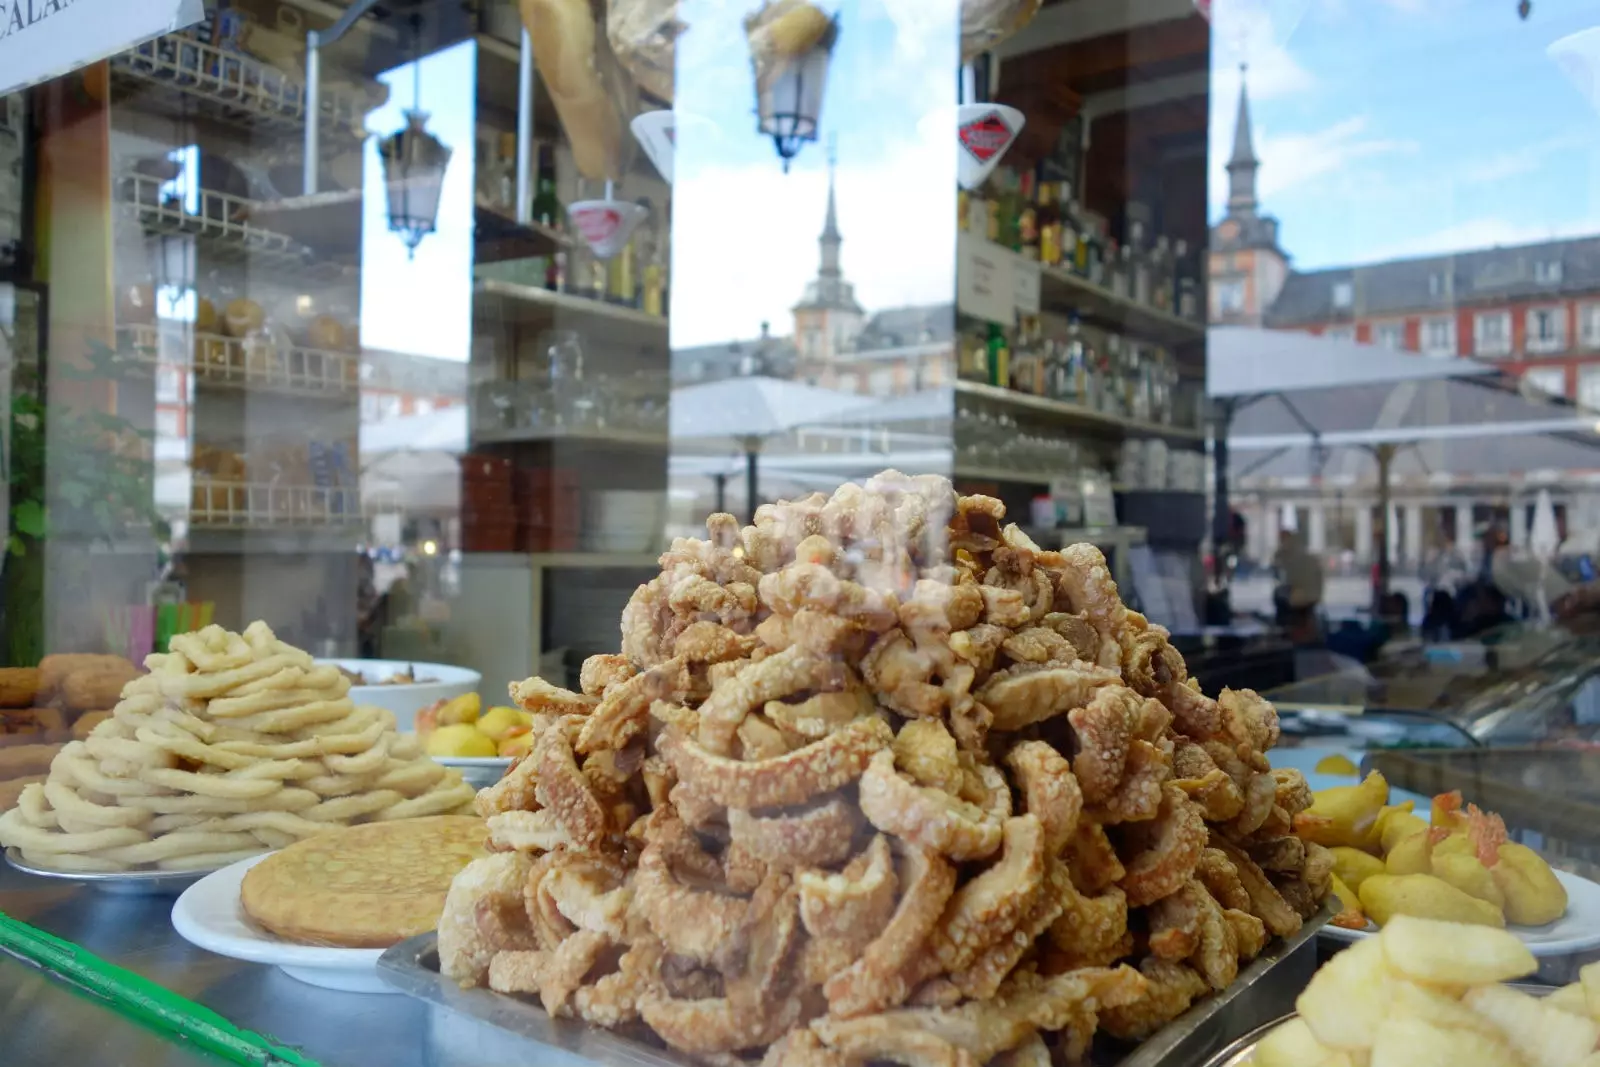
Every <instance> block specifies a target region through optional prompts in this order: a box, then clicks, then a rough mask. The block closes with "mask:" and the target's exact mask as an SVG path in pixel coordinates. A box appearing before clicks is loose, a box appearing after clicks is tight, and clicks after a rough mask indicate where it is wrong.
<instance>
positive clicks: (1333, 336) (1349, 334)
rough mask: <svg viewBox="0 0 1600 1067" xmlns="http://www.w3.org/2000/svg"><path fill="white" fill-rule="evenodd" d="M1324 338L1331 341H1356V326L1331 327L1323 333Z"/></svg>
mask: <svg viewBox="0 0 1600 1067" xmlns="http://www.w3.org/2000/svg"><path fill="white" fill-rule="evenodd" d="M1322 336H1324V337H1326V338H1327V339H1328V340H1330V341H1354V340H1355V339H1356V328H1355V327H1354V326H1329V327H1328V328H1327V329H1326V330H1324V331H1323V333H1322Z"/></svg>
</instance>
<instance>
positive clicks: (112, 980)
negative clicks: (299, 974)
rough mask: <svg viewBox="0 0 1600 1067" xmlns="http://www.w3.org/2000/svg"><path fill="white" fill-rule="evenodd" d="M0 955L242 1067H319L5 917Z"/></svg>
mask: <svg viewBox="0 0 1600 1067" xmlns="http://www.w3.org/2000/svg"><path fill="white" fill-rule="evenodd" d="M0 950H4V951H6V952H8V953H10V954H12V955H15V956H17V957H19V958H21V959H24V960H27V961H29V962H31V963H34V964H36V965H38V966H39V967H41V968H43V969H44V970H45V971H47V972H48V973H50V974H53V975H55V976H57V977H59V978H61V979H62V980H64V981H66V982H67V983H69V984H70V985H72V986H75V987H77V988H78V989H80V990H83V991H84V992H87V993H88V994H90V995H91V996H94V997H96V998H98V999H100V1000H102V1001H105V1002H106V1003H107V1004H108V1005H109V1006H111V1007H112V1008H114V1009H115V1010H117V1011H119V1012H121V1013H122V1014H124V1015H126V1016H128V1017H129V1018H132V1019H134V1020H135V1021H137V1022H141V1023H143V1024H145V1025H146V1026H149V1027H151V1028H153V1029H156V1030H160V1031H164V1032H166V1033H170V1034H173V1035H175V1036H177V1037H179V1038H182V1039H183V1040H185V1041H187V1042H189V1043H191V1044H193V1045H194V1046H195V1047H196V1048H198V1049H202V1050H204V1051H205V1052H209V1053H211V1054H212V1055H215V1056H218V1057H221V1058H222V1059H224V1060H226V1061H228V1062H229V1063H237V1064H241V1065H242V1067H318V1064H317V1062H316V1061H315V1060H311V1059H307V1058H306V1057H305V1056H302V1055H301V1054H300V1053H298V1052H296V1051H295V1050H293V1049H291V1048H285V1047H283V1046H281V1045H276V1044H274V1043H273V1042H272V1041H270V1040H269V1039H267V1038H265V1037H263V1036H261V1035H260V1034H257V1033H254V1032H253V1031H250V1030H241V1029H239V1028H238V1027H236V1026H234V1025H233V1024H232V1023H230V1022H229V1021H228V1020H226V1019H224V1018H223V1017H222V1016H220V1015H218V1014H217V1013H216V1012H214V1011H212V1010H211V1009H210V1008H207V1007H204V1006H202V1005H199V1004H196V1003H195V1002H194V1001H192V1000H189V999H187V998H186V997H180V996H179V995H178V994H176V993H174V992H172V991H170V990H167V989H163V988H162V987H161V986H159V985H157V984H156V983H154V982H152V981H150V980H149V979H148V978H141V977H140V976H139V975H137V974H134V973H133V972H132V971H126V970H123V969H122V968H121V967H118V966H116V965H115V964H112V963H107V962H106V961H105V960H103V959H101V958H100V957H98V956H96V955H95V954H94V953H92V952H90V951H88V950H87V949H85V948H82V947H80V946H78V945H74V944H73V943H72V942H70V941H63V940H61V939H60V938H58V937H53V936H51V935H50V934H47V933H45V932H44V931H43V930H40V929H38V928H37V927H33V926H29V925H28V924H27V923H25V922H21V921H19V920H17V919H13V918H11V916H9V915H6V914H5V913H4V912H0Z"/></svg>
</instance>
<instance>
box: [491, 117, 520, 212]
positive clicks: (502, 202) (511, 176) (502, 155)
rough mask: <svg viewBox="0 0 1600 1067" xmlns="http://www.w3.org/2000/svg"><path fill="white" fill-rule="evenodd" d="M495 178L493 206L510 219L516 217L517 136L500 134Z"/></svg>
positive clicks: (495, 162)
mask: <svg viewBox="0 0 1600 1067" xmlns="http://www.w3.org/2000/svg"><path fill="white" fill-rule="evenodd" d="M494 170H495V178H496V180H497V182H498V184H499V189H498V190H497V191H496V193H495V206H496V207H498V208H499V209H500V210H501V211H503V212H505V213H506V214H507V215H510V216H511V217H512V218H516V216H517V135H516V134H514V133H502V134H501V135H500V137H499V152H498V153H497V154H496V156H495V160H494Z"/></svg>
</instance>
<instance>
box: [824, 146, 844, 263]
mask: <svg viewBox="0 0 1600 1067" xmlns="http://www.w3.org/2000/svg"><path fill="white" fill-rule="evenodd" d="M837 162H838V140H837V138H836V137H833V138H829V140H828V214H827V217H826V218H825V219H824V220H823V223H822V236H821V237H820V238H818V243H819V244H821V245H822V270H821V272H820V273H821V275H822V277H824V278H838V277H840V276H841V275H842V274H843V271H842V270H841V269H840V267H839V248H840V246H841V245H843V244H844V238H843V237H842V236H840V234H839V209H838V207H837V205H836V204H835V202H834V195H833V176H834V169H835V165H836V164H837Z"/></svg>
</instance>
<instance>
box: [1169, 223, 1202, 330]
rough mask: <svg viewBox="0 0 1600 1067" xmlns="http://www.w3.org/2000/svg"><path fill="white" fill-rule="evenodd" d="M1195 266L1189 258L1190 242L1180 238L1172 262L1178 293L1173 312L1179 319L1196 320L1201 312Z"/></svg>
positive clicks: (1176, 291)
mask: <svg viewBox="0 0 1600 1067" xmlns="http://www.w3.org/2000/svg"><path fill="white" fill-rule="evenodd" d="M1193 266H1194V265H1193V263H1192V262H1191V260H1190V257H1189V242H1188V241H1185V240H1183V239H1182V238H1181V237H1180V238H1179V239H1178V243H1177V245H1176V246H1175V249H1174V253H1173V262H1172V275H1173V288H1174V292H1175V293H1176V297H1175V300H1176V303H1175V304H1174V306H1173V311H1175V312H1176V313H1177V315H1178V317H1179V318H1184V319H1194V318H1195V317H1196V315H1197V314H1198V312H1199V308H1198V303H1199V299H1200V286H1199V284H1198V283H1197V281H1196V279H1195V276H1194V271H1193Z"/></svg>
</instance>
